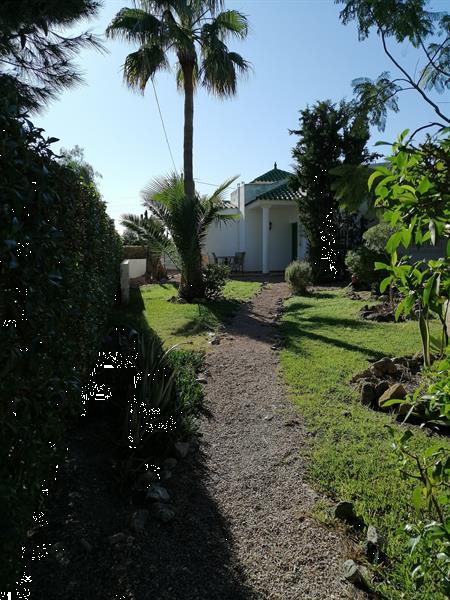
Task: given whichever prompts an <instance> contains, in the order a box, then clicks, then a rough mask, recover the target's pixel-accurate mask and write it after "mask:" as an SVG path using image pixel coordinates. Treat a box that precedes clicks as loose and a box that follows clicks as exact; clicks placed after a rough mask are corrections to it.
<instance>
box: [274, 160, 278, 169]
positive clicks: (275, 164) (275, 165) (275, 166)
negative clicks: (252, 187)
mask: <svg viewBox="0 0 450 600" xmlns="http://www.w3.org/2000/svg"><path fill="white" fill-rule="evenodd" d="M273 168H274V169H276V168H277V163H276V161H275V163H274V165H273Z"/></svg>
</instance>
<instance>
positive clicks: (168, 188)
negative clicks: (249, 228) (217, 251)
mask: <svg viewBox="0 0 450 600" xmlns="http://www.w3.org/2000/svg"><path fill="white" fill-rule="evenodd" d="M236 179H237V178H236V177H233V178H231V179H228V180H227V181H225V182H224V183H223V184H222V185H220V186H219V187H218V188H217V189H216V190H215V192H214V193H213V194H212V196H199V195H197V194H196V195H194V197H192V198H190V197H188V196H186V194H185V191H184V181H183V178H182V177H181V176H179V175H176V174H175V173H173V174H171V175H168V176H167V177H161V178H158V179H155V180H154V181H152V182H151V183H150V184H149V185H147V186H146V187H145V188H144V190H143V191H142V197H143V199H144V205H145V207H146V208H147V209H148V210H149V212H150V214H151V215H152V218H150V217H149V220H148V225H147V231H148V234H149V239H150V238H151V244H152V246H153V247H154V248H155V249H159V251H160V252H167V253H168V254H169V256H170V257H171V259H172V260H173V261H174V262H175V264H176V266H178V267H179V269H180V271H181V285H180V292H179V293H180V296H181V297H182V298H184V299H185V300H187V301H188V302H192V300H194V299H195V298H203V297H204V292H205V286H204V281H203V274H202V243H203V241H204V239H205V237H206V234H207V233H208V228H209V226H210V225H211V224H212V223H214V222H229V221H231V220H234V219H236V216H235V215H230V214H225V213H224V212H223V210H224V209H225V208H226V204H225V200H224V194H225V191H226V190H227V188H228V187H229V186H230V185H231V184H232V183H233V181H235V180H236ZM162 232H163V233H162ZM174 248H175V249H176V253H174Z"/></svg>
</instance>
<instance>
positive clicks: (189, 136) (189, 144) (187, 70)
mask: <svg viewBox="0 0 450 600" xmlns="http://www.w3.org/2000/svg"><path fill="white" fill-rule="evenodd" d="M182 69H183V78H184V148H183V168H184V192H185V194H186V196H187V197H188V198H193V197H194V196H195V184H194V168H193V159H192V154H193V151H192V148H193V138H194V83H193V74H194V62H193V61H192V60H186V61H183V63H182Z"/></svg>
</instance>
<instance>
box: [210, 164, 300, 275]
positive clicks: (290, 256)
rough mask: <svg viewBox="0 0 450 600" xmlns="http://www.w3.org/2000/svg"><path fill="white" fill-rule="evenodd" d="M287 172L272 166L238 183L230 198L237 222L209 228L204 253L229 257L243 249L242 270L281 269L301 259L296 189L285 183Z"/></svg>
mask: <svg viewBox="0 0 450 600" xmlns="http://www.w3.org/2000/svg"><path fill="white" fill-rule="evenodd" d="M290 175H291V174H290V173H288V172H287V171H283V170H281V169H278V167H277V163H275V165H274V168H273V169H271V170H270V171H267V173H264V174H263V175H260V176H259V177H256V179H254V180H253V181H251V182H250V183H241V184H239V185H238V187H237V189H236V190H234V191H233V192H232V194H231V198H230V208H229V209H228V210H227V212H229V213H230V214H239V215H240V218H239V219H238V220H237V221H232V222H231V223H227V224H216V225H213V226H211V227H210V230H209V232H208V235H207V237H206V241H205V245H204V252H205V253H206V254H208V255H210V256H212V254H213V253H214V254H215V255H216V256H217V257H218V258H219V260H220V257H231V256H234V254H235V253H236V252H245V256H244V270H245V271H262V272H263V273H269V272H270V271H282V270H284V269H285V268H286V266H287V265H288V264H289V263H290V262H291V261H292V260H295V259H296V258H304V257H305V254H306V239H305V236H304V235H303V233H302V228H301V225H300V223H299V221H298V209H297V204H296V201H295V200H296V192H294V191H292V190H291V189H290V187H289V185H288V180H289V177H290Z"/></svg>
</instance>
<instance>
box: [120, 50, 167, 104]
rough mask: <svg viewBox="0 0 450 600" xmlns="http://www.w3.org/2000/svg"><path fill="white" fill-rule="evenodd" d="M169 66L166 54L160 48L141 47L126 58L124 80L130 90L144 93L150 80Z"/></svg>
mask: <svg viewBox="0 0 450 600" xmlns="http://www.w3.org/2000/svg"><path fill="white" fill-rule="evenodd" d="M168 66H169V64H168V61H167V57H166V54H165V52H164V50H163V49H162V48H161V47H160V46H157V45H154V46H141V48H139V50H136V52H132V53H131V54H129V55H128V56H127V57H126V59H125V64H124V66H123V78H124V80H125V82H126V84H127V85H128V86H129V87H130V88H134V89H139V90H140V91H141V92H142V93H143V92H144V90H145V86H146V85H147V83H148V81H149V79H151V78H152V77H154V76H155V74H156V73H157V72H158V71H162V70H164V69H167V68H168Z"/></svg>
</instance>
